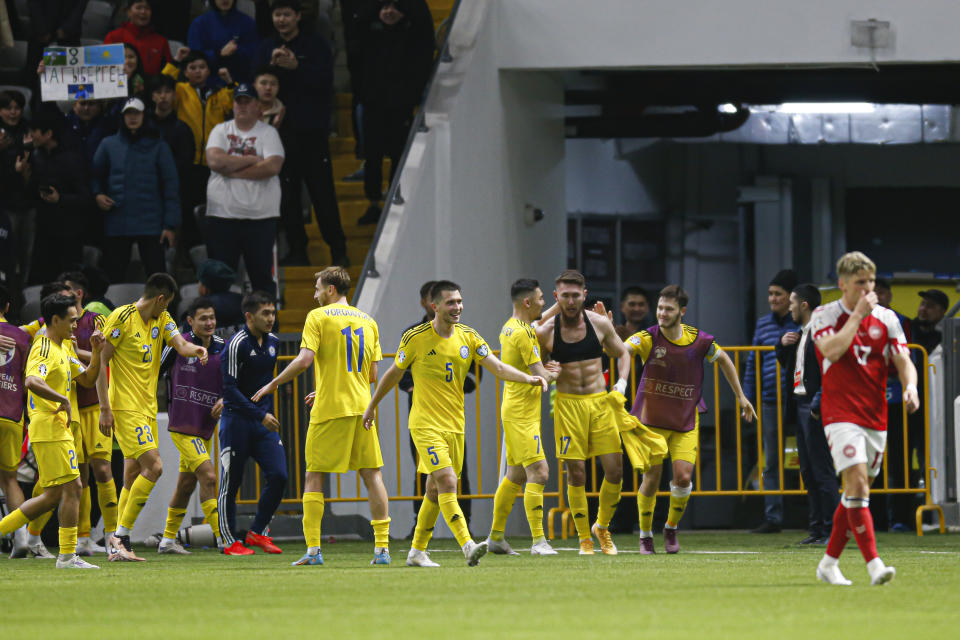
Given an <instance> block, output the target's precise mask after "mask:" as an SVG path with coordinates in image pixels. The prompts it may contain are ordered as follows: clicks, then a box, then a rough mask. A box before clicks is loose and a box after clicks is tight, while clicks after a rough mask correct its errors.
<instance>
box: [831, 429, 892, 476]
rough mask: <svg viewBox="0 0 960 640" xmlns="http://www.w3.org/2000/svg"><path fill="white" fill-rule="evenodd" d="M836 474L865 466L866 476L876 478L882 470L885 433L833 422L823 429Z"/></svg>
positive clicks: (885, 440)
mask: <svg viewBox="0 0 960 640" xmlns="http://www.w3.org/2000/svg"><path fill="white" fill-rule="evenodd" d="M823 430H824V432H825V434H826V436H827V444H828V445H830V454H831V455H832V456H833V466H834V468H835V469H836V470H837V474H838V475H839V473H840V472H841V471H843V470H844V469H847V468H849V467H852V466H853V465H855V464H865V465H867V475H868V476H870V477H871V478H876V477H877V475H878V474H879V473H880V470H881V469H883V450H884V449H885V448H886V446H887V432H886V431H877V430H876V429H866V428H864V427H861V426H860V425H856V424H853V423H852V422H834V423H833V424H828V425H827V426H825V427H824V428H823Z"/></svg>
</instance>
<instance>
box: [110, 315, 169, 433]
mask: <svg viewBox="0 0 960 640" xmlns="http://www.w3.org/2000/svg"><path fill="white" fill-rule="evenodd" d="M103 334H104V337H105V338H106V339H107V342H109V343H110V344H112V345H113V348H114V352H113V357H111V358H110V407H111V408H112V409H113V410H114V411H138V412H140V413H142V414H144V415H147V416H156V415H157V377H158V376H159V373H160V355H161V354H162V353H163V346H164V344H169V345H171V346H172V341H173V338H175V337H176V336H178V335H180V331H178V330H177V324H176V323H175V322H174V321H173V318H171V317H170V314H169V313H167V312H166V311H164V312H163V313H162V314H160V317H159V318H153V319H151V320H149V321H148V322H146V323H144V322H143V318H142V317H141V316H140V312H139V311H137V306H136V305H135V304H127V305H124V306H122V307H117V308H116V309H114V310H113V312H112V313H111V314H110V317H108V318H107V321H106V323H105V324H104V327H103Z"/></svg>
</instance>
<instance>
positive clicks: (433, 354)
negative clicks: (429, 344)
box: [427, 349, 437, 356]
mask: <svg viewBox="0 0 960 640" xmlns="http://www.w3.org/2000/svg"><path fill="white" fill-rule="evenodd" d="M427 355H428V356H435V355H437V350H436V349H430V352H429V353H428V354H427Z"/></svg>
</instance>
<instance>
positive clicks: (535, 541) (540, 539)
mask: <svg viewBox="0 0 960 640" xmlns="http://www.w3.org/2000/svg"><path fill="white" fill-rule="evenodd" d="M546 541H547V537H546V536H537V537H536V538H534V539H533V544H540V543H541V542H546Z"/></svg>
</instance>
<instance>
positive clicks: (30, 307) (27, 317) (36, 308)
mask: <svg viewBox="0 0 960 640" xmlns="http://www.w3.org/2000/svg"><path fill="white" fill-rule="evenodd" d="M39 317H40V301H39V300H29V301H27V302H25V303H24V304H23V308H22V309H20V322H22V323H27V322H33V321H34V320H36V319H37V318H39Z"/></svg>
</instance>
